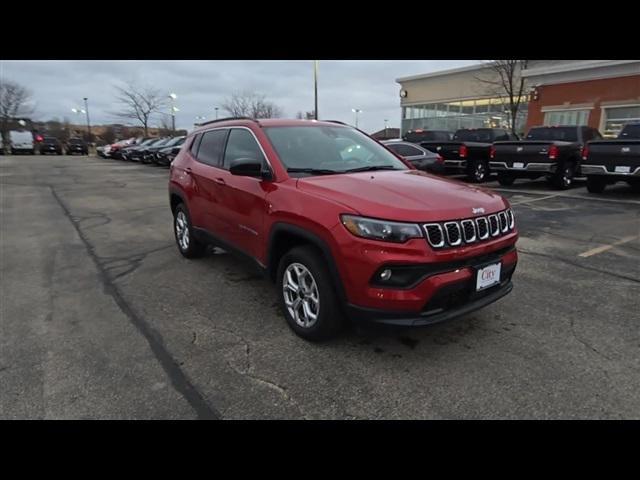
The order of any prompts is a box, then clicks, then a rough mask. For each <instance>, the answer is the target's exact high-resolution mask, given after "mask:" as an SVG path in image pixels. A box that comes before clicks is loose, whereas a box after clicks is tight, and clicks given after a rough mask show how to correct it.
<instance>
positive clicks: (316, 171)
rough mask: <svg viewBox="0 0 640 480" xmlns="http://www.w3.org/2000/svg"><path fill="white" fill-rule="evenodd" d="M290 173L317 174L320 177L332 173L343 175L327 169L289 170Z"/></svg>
mask: <svg viewBox="0 0 640 480" xmlns="http://www.w3.org/2000/svg"><path fill="white" fill-rule="evenodd" d="M287 172H290V173H316V174H318V175H331V174H332V173H342V172H339V171H337V170H329V169H327V168H287Z"/></svg>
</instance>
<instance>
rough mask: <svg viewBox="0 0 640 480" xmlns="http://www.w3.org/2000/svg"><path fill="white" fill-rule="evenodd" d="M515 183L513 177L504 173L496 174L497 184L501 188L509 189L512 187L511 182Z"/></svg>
mask: <svg viewBox="0 0 640 480" xmlns="http://www.w3.org/2000/svg"><path fill="white" fill-rule="evenodd" d="M515 181H516V177H514V176H513V175H509V174H505V173H499V174H498V183H499V184H500V185H502V186H503V187H509V186H511V185H513V182H515Z"/></svg>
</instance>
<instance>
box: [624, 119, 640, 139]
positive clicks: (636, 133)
mask: <svg viewBox="0 0 640 480" xmlns="http://www.w3.org/2000/svg"><path fill="white" fill-rule="evenodd" d="M620 138H634V139H638V140H640V123H634V124H632V125H626V126H625V127H624V128H623V129H622V132H620Z"/></svg>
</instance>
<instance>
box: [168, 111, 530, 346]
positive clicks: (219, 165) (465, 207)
mask: <svg viewBox="0 0 640 480" xmlns="http://www.w3.org/2000/svg"><path fill="white" fill-rule="evenodd" d="M169 197H170V205H171V211H172V213H173V218H174V234H175V239H176V243H177V246H178V249H179V251H180V253H181V254H182V255H183V256H184V257H187V258H194V257H198V256H201V255H203V254H204V253H205V250H206V247H207V245H216V246H219V247H220V248H222V249H224V250H227V251H229V252H235V253H237V254H240V255H244V256H246V257H248V258H249V259H251V261H253V262H255V264H256V265H257V266H258V267H259V268H260V269H261V271H263V272H264V273H265V274H266V275H268V276H269V277H270V278H271V279H272V280H273V281H274V282H275V283H276V285H277V292H278V297H279V303H280V305H281V307H282V311H283V314H284V316H285V318H286V320H287V323H288V324H289V326H290V327H291V328H292V329H293V330H294V332H295V333H297V334H298V335H300V336H301V337H303V338H305V339H308V340H321V339H325V338H328V337H330V336H332V335H334V334H336V333H337V332H338V331H339V329H340V327H341V326H342V325H343V323H344V321H345V319H351V320H355V321H372V322H382V323H388V324H394V325H406V326H413V325H416V326H417V325H428V324H431V323H436V322H440V321H443V320H447V319H450V318H453V317H456V316H459V315H463V314H466V313H468V312H471V311H473V310H476V309H478V308H481V307H483V306H485V305H488V304H490V303H492V302H495V301H496V300H498V299H499V298H501V297H503V296H504V295H506V294H508V293H509V292H510V291H511V289H512V288H513V287H512V283H511V277H512V275H513V272H514V270H515V267H516V263H517V253H516V249H515V243H516V240H517V237H518V234H517V230H516V227H515V221H514V216H513V212H512V210H511V208H510V205H509V203H508V201H507V200H506V199H504V198H503V197H502V196H500V195H498V194H497V193H494V192H491V191H488V190H484V189H482V188H479V187H476V186H471V185H466V184H463V183H460V182H457V181H454V180H450V179H445V178H440V177H436V176H432V175H430V174H428V173H425V172H422V171H419V170H416V169H415V168H414V167H413V166H412V165H411V164H409V163H407V162H405V161H404V160H403V159H402V158H400V157H399V156H396V155H395V154H394V153H393V152H391V151H390V150H388V149H387V148H385V147H383V146H382V145H381V144H380V143H378V142H377V141H375V140H373V139H372V138H371V137H369V136H367V135H366V134H364V133H363V132H361V131H360V130H357V129H355V128H353V127H351V126H348V125H345V124H343V123H340V122H330V121H315V120H282V119H269V120H253V119H248V118H232V119H222V120H216V121H212V122H208V123H206V124H203V125H201V126H200V127H199V128H197V129H196V130H195V131H193V132H191V133H190V134H189V136H188V137H187V139H186V141H185V142H184V144H183V145H182V148H181V149H180V152H179V153H178V155H177V156H176V158H175V160H174V161H173V163H172V164H171V169H170V180H169Z"/></svg>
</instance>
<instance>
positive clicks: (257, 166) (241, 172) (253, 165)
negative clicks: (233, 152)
mask: <svg viewBox="0 0 640 480" xmlns="http://www.w3.org/2000/svg"><path fill="white" fill-rule="evenodd" d="M229 172H230V173H231V175H238V176H241V177H255V178H264V179H270V178H271V172H269V171H268V170H265V169H263V168H262V161H260V160H257V159H255V158H237V159H235V160H233V161H232V162H231V165H229Z"/></svg>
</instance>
